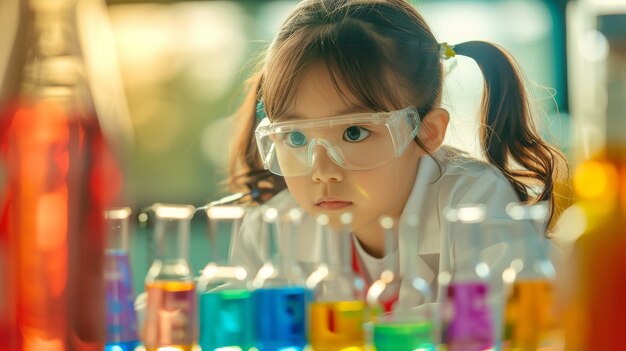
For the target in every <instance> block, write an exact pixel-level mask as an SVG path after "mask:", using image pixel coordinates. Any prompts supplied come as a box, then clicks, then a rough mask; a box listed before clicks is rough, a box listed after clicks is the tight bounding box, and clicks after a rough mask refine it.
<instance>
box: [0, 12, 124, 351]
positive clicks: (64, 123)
mask: <svg viewBox="0 0 626 351" xmlns="http://www.w3.org/2000/svg"><path fill="white" fill-rule="evenodd" d="M22 10H23V11H25V13H26V15H24V16H23V18H24V19H27V20H28V21H27V23H25V27H24V28H25V31H24V32H23V34H25V37H24V39H25V41H24V43H25V46H24V50H25V51H24V52H25V55H24V56H25V57H24V59H23V60H21V61H12V62H11V64H12V65H13V66H11V67H9V68H8V70H10V73H11V74H15V73H16V72H19V74H21V77H20V78H19V79H18V80H16V81H17V82H19V84H15V85H14V86H13V89H12V88H11V85H10V84H5V85H4V90H3V94H2V97H3V99H2V101H0V162H1V164H2V167H3V168H4V172H5V181H4V184H2V183H0V185H2V191H0V195H1V196H2V197H1V198H0V200H1V205H0V206H1V207H0V208H1V213H0V216H1V217H0V251H2V252H4V254H3V256H4V260H3V262H0V270H3V272H2V273H3V274H6V277H7V281H6V282H4V284H2V285H1V286H0V298H2V299H4V302H2V301H0V308H5V309H8V313H7V314H6V317H4V318H3V319H2V320H0V328H2V331H0V339H2V340H0V350H2V351H4V350H28V351H30V350H37V351H48V350H50V351H65V350H102V349H103V347H104V341H105V313H104V309H105V295H104V292H105V290H104V279H103V257H104V223H103V218H104V217H103V213H104V210H105V208H106V207H107V206H109V205H111V204H112V202H113V200H114V199H116V197H117V196H118V195H119V194H120V191H121V184H122V175H121V172H120V169H119V168H118V165H117V163H116V161H115V158H114V157H113V154H112V153H111V152H110V150H109V146H108V144H107V142H106V140H105V138H104V137H103V134H102V131H101V129H100V126H99V122H98V118H97V116H96V113H95V111H94V108H93V101H92V94H91V91H90V85H89V82H88V80H87V78H86V77H87V74H86V71H85V64H84V61H83V58H82V54H81V48H80V45H79V40H78V31H77V30H76V17H75V14H76V0H55V1H23V2H22ZM18 33H20V32H18ZM3 276H4V275H3ZM1 306H8V307H1Z"/></svg>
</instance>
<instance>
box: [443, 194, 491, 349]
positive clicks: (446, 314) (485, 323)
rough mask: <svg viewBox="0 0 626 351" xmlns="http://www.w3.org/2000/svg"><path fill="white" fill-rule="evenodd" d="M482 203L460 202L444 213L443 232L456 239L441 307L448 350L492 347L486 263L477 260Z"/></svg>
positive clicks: (479, 246) (482, 215)
mask: <svg viewBox="0 0 626 351" xmlns="http://www.w3.org/2000/svg"><path fill="white" fill-rule="evenodd" d="M485 215H486V211H485V207H484V206H483V205H461V206H458V207H455V208H452V209H449V210H448V211H447V212H446V226H447V230H446V235H450V238H451V241H450V242H456V247H457V249H456V250H455V252H456V257H457V260H456V262H455V267H454V270H453V272H452V277H451V281H450V283H449V284H448V285H447V287H446V292H445V299H444V303H443V307H442V312H441V314H442V322H443V342H444V343H445V344H446V345H447V347H448V350H449V351H461V350H462V351H479V350H489V349H491V348H493V347H494V344H495V341H494V336H495V335H494V329H493V328H494V325H493V320H492V315H491V308H490V307H489V301H488V299H489V283H488V277H489V274H490V272H489V266H488V265H487V264H486V263H485V262H482V261H481V258H480V249H479V248H481V247H482V244H481V237H480V235H481V224H482V223H483V221H484V220H485Z"/></svg>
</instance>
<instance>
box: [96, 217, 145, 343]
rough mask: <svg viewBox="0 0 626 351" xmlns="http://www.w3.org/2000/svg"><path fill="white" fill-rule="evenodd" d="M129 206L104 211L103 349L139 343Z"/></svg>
mask: <svg viewBox="0 0 626 351" xmlns="http://www.w3.org/2000/svg"><path fill="white" fill-rule="evenodd" d="M130 215H131V209H130V208H128V207H121V208H111V209H109V210H107V211H105V224H106V229H107V233H106V234H107V235H106V250H105V255H104V280H105V285H106V305H107V309H106V311H107V316H106V321H107V338H106V344H105V346H104V349H105V351H131V350H134V349H135V347H136V346H137V345H138V344H139V337H138V336H137V317H136V314H135V309H134V298H135V296H134V291H133V282H132V274H131V267H130V261H129V255H128V253H129V249H128V237H129V218H130Z"/></svg>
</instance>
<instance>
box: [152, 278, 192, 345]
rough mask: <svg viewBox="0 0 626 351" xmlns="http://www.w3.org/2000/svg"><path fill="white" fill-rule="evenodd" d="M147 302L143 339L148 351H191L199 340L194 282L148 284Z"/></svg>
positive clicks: (156, 282)
mask: <svg viewBox="0 0 626 351" xmlns="http://www.w3.org/2000/svg"><path fill="white" fill-rule="evenodd" d="M146 292H147V294H148V303H147V307H146V315H145V321H144V326H143V329H142V342H143V344H144V346H145V348H146V350H147V351H157V350H165V349H167V350H180V351H191V350H192V348H193V345H194V344H195V343H196V341H197V336H198V326H197V323H198V322H197V316H196V314H197V304H196V291H195V284H194V283H193V282H186V281H182V282H179V281H155V282H152V283H149V284H146Z"/></svg>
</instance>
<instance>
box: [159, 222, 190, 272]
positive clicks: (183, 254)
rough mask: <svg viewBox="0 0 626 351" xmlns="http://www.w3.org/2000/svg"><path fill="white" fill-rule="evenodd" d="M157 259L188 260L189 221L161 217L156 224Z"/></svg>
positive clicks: (169, 260)
mask: <svg viewBox="0 0 626 351" xmlns="http://www.w3.org/2000/svg"><path fill="white" fill-rule="evenodd" d="M154 244H155V259H157V260H160V261H163V262H177V261H181V260H182V261H187V252H188V250H189V221H188V220H174V219H169V218H159V219H158V220H157V222H156V225H155V243H154Z"/></svg>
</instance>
